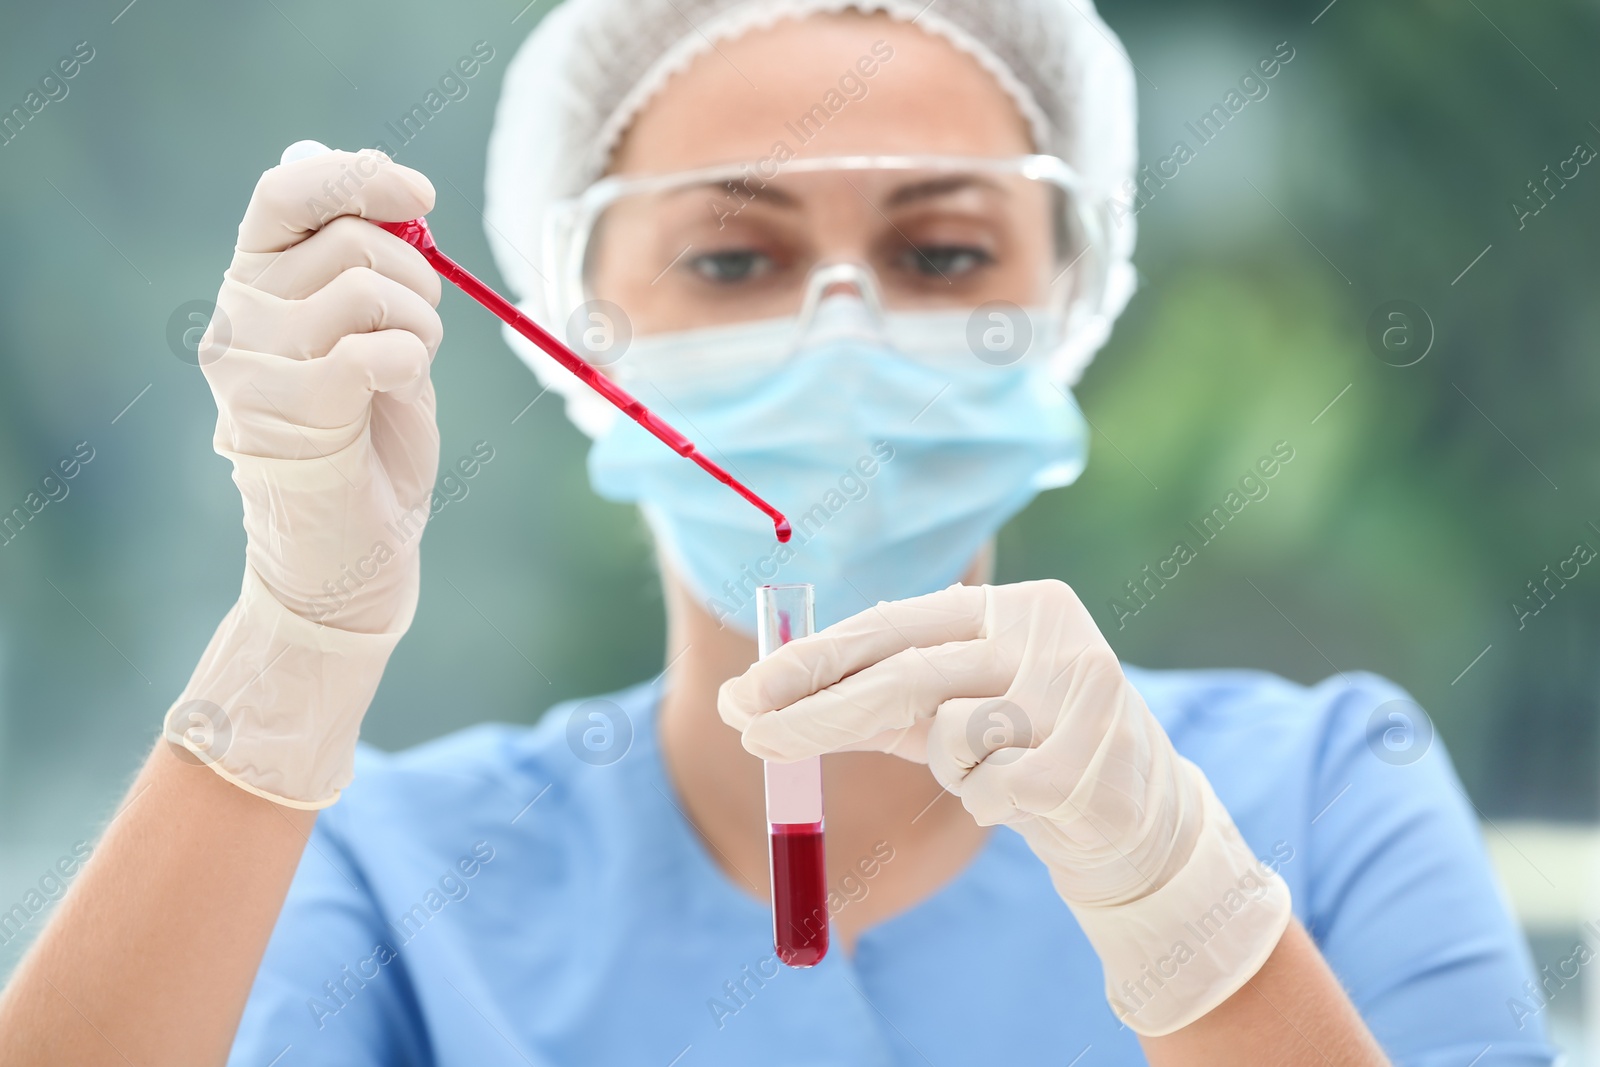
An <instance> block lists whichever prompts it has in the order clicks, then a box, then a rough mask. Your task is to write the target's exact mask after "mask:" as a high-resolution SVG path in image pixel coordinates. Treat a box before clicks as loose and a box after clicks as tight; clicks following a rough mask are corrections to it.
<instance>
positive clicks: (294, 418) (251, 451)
mask: <svg viewBox="0 0 1600 1067" xmlns="http://www.w3.org/2000/svg"><path fill="white" fill-rule="evenodd" d="M429 365H430V358H429V352H428V349H427V347H426V346H425V345H424V344H423V343H422V340H421V339H420V338H418V337H417V336H416V335H415V334H413V333H411V332H409V331H407V330H381V331H378V332H375V333H361V334H351V335H350V336H348V337H346V338H343V339H342V340H340V342H339V343H338V344H336V345H335V346H334V347H333V349H332V351H330V352H329V353H328V355H327V356H326V357H325V358H323V359H311V360H293V359H283V358H282V357H280V356H275V355H271V354H268V353H262V352H249V351H241V350H234V351H229V352H227V353H226V354H224V355H223V357H222V358H221V359H219V360H217V361H216V362H214V363H212V364H210V365H208V366H207V367H206V368H205V374H206V380H207V381H208V382H209V383H210V385H211V389H212V392H213V393H215V394H216V395H217V407H218V419H217V445H218V447H219V448H220V449H223V450H226V451H228V452H237V453H244V454H248V455H254V456H262V457H270V458H274V459H310V458H315V457H318V456H328V455H331V454H333V453H335V452H338V451H340V450H342V449H343V448H345V447H347V446H348V445H349V444H350V443H351V442H352V441H353V440H355V438H356V437H358V436H359V435H360V434H361V432H362V431H363V430H364V429H365V428H366V426H367V424H368V419H369V418H370V414H371V408H372V400H373V396H374V394H375V393H380V392H383V391H392V392H396V393H399V394H400V395H401V396H405V397H420V395H421V393H422V389H423V385H422V383H425V382H426V381H427V375H428V367H429Z"/></svg>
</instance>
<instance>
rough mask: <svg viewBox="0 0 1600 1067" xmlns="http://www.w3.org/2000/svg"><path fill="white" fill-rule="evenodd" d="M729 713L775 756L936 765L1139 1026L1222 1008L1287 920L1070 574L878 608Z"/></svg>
mask: <svg viewBox="0 0 1600 1067" xmlns="http://www.w3.org/2000/svg"><path fill="white" fill-rule="evenodd" d="M718 709H719V711H720V712H721V715H722V718H723V720H724V721H725V722H727V723H728V724H729V725H730V726H733V727H735V728H736V729H738V730H740V731H741V732H742V734H743V740H744V746H745V748H746V749H748V750H749V751H750V752H752V753H754V754H755V755H757V756H760V757H762V758H763V759H772V760H783V761H789V760H797V759H803V758H806V757H808V756H815V755H818V754H821V753H825V752H837V751H847V750H876V751H883V752H891V753H894V754H895V755H898V756H902V757H904V758H906V759H909V760H914V761H917V762H923V763H927V764H928V766H929V768H930V769H931V770H932V772H933V775H934V777H935V778H936V779H937V780H938V781H939V783H940V784H941V785H943V786H944V788H945V789H947V790H949V791H950V792H952V793H954V794H956V795H957V796H959V797H960V798H961V802H962V804H963V805H965V807H966V808H967V810H968V811H969V812H970V813H971V814H972V815H973V817H974V818H975V819H976V820H977V821H978V822H979V823H980V824H981V825H985V826H989V825H994V824H996V823H1006V824H1008V825H1010V826H1012V827H1013V828H1015V829H1016V830H1017V831H1018V832H1019V833H1020V834H1021V835H1022V836H1023V838H1024V839H1025V840H1026V841H1027V842H1028V844H1029V846H1030V847H1031V848H1032V849H1033V851H1034V853H1035V854H1036V855H1037V856H1038V857H1039V858H1040V860H1042V861H1043V862H1044V864H1045V866H1046V867H1047V868H1048V869H1049V871H1050V876H1051V879H1052V881H1053V882H1054V884H1055V887H1056V891H1057V892H1058V893H1060V894H1061V897H1062V899H1063V900H1064V901H1066V903H1067V904H1068V906H1070V907H1071V908H1072V911H1073V914H1074V915H1075V916H1076V917H1077V919H1078V922H1079V924H1080V925H1081V926H1082V928H1083V931H1084V933H1085V934H1086V935H1087V936H1088V938H1089V941H1090V943H1091V944H1093V945H1094V947H1095V950H1096V951H1097V952H1098V953H1099V955H1100V960H1101V963H1102V964H1103V966H1104V969H1105V974H1106V992H1107V997H1108V998H1109V1000H1110V1001H1111V1006H1112V1008H1113V1009H1114V1010H1115V1011H1116V1012H1117V1014H1118V1016H1119V1017H1120V1018H1122V1020H1123V1021H1124V1022H1126V1023H1127V1024H1128V1026H1129V1027H1130V1028H1132V1029H1133V1030H1135V1031H1137V1032H1139V1033H1142V1034H1147V1035H1151V1036H1155V1035H1160V1034H1167V1033H1171V1032H1172V1031H1174V1030H1177V1029H1179V1028H1181V1027H1183V1026H1187V1025H1188V1024H1189V1023H1191V1022H1193V1021H1194V1020H1196V1019H1198V1018H1199V1017H1201V1016H1202V1015H1204V1014H1205V1013H1207V1012H1208V1011H1210V1010H1211V1009H1212V1008H1214V1007H1216V1006H1217V1005H1219V1004H1221V1003H1222V1002H1223V1001H1224V1000H1226V999H1227V998H1228V997H1229V996H1231V995H1232V994H1233V993H1234V992H1235V991H1236V990H1238V989H1239V988H1240V987H1241V986H1243V985H1244V983H1245V982H1246V981H1248V980H1249V979H1250V977H1251V976H1253V975H1254V974H1255V973H1256V971H1257V970H1259V969H1260V967H1261V965H1262V963H1264V962H1265V961H1266V958H1267V956H1268V955H1270V954H1271V952H1272V950H1273V948H1274V947H1275V946H1276V945H1277V943H1278V939H1279V937H1280V936H1281V935H1282V934H1283V931H1284V929H1285V927H1286V926H1287V925H1288V922H1289V918H1290V908H1289V890H1288V887H1287V886H1286V885H1285V884H1284V882H1283V880H1282V879H1281V878H1280V877H1278V875H1277V874H1276V873H1275V872H1273V871H1271V870H1269V869H1267V868H1266V867H1265V866H1264V865H1263V864H1261V863H1260V862H1259V861H1257V860H1256V858H1255V857H1254V856H1253V855H1252V854H1251V852H1250V849H1249V847H1248V846H1247V845H1246V844H1245V843H1244V841H1243V839H1242V838H1241V837H1240V836H1239V833H1238V831H1237V830H1236V829H1235V827H1234V825H1233V820H1232V819H1231V818H1230V817H1229V815H1228V812H1227V810H1226V809H1225V808H1224V807H1223V806H1222V803H1221V802H1220V801H1219V800H1218V799H1217V797H1216V794H1215V793H1214V792H1213V791H1212V789H1211V785H1210V783H1209V782H1208V781H1207V780H1206V778H1205V775H1204V774H1202V773H1201V771H1200V769H1199V768H1198V767H1196V766H1195V765H1194V764H1192V763H1190V762H1189V761H1188V760H1186V759H1184V758H1183V757H1182V756H1179V755H1178V754H1177V752H1176V751H1174V749H1173V747H1172V743H1171V742H1170V741H1169V740H1168V739H1167V735H1166V733H1165V731H1163V730H1162V729H1161V726H1160V725H1159V724H1158V723H1157V722H1156V720H1155V718H1154V717H1153V716H1152V715H1151V714H1150V711H1149V709H1148V708H1146V707H1145V703H1144V700H1143V699H1142V698H1141V697H1140V696H1139V694H1138V693H1137V692H1136V691H1135V690H1134V688H1133V686H1132V685H1130V684H1129V682H1128V680H1127V679H1126V678H1125V677H1124V676H1123V673H1122V669H1121V666H1120V665H1119V664H1118V662H1117V658H1116V655H1115V654H1114V653H1113V652H1112V651H1111V648H1110V646H1109V645H1108V644H1106V641H1105V638H1104V637H1102V636H1101V634H1100V631H1099V630H1098V629H1097V628H1096V626H1095V624H1094V620H1093V619H1092V618H1091V617H1090V615H1089V612H1088V610H1087V609H1085V608H1084V606H1083V604H1082V603H1081V602H1080V601H1079V600H1078V598H1077V596H1076V595H1075V594H1074V593H1073V592H1072V590H1071V589H1070V588H1069V587H1067V586H1066V585H1064V584H1062V583H1061V582H1055V581H1038V582H1024V583H1021V584H1018V585H1003V586H987V585H986V586H976V587H974V586H960V585H956V586H951V587H950V588H948V589H945V590H943V591H942V592H938V593H931V594H929V595H927V596H921V597H916V598H914V599H911V600H903V601H897V602H894V603H883V604H879V605H877V606H876V607H874V608H869V609H868V610H866V611H863V612H861V613H860V614H858V615H855V616H853V617H851V618H849V619H846V620H845V621H843V622H840V623H838V624H836V625H834V626H830V627H828V628H827V629H825V630H822V631H821V632H819V633H817V634H814V635H812V636H810V637H803V638H799V639H797V640H795V641H791V642H790V643H788V644H786V645H784V646H783V647H782V648H781V649H779V650H778V651H777V652H775V653H773V654H772V655H770V656H768V657H767V658H766V659H764V660H762V661H761V662H759V663H757V664H755V665H754V666H752V667H751V668H750V669H749V670H748V671H746V672H745V673H744V674H743V675H741V676H739V677H738V678H734V679H731V680H729V681H728V682H726V683H724V685H723V686H722V689H721V692H720V694H719V699H718Z"/></svg>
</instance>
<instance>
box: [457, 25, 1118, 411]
mask: <svg viewBox="0 0 1600 1067" xmlns="http://www.w3.org/2000/svg"><path fill="white" fill-rule="evenodd" d="M842 11H859V12H862V13H872V12H883V13H884V14H887V15H889V16H890V17H892V18H896V19H901V20H904V21H908V22H913V21H914V22H915V23H916V24H917V25H918V26H920V27H921V28H922V29H924V30H925V31H927V32H929V33H933V34H936V35H938V36H940V37H943V38H945V39H946V40H948V41H950V42H951V43H952V44H954V45H955V46H956V47H957V48H959V49H961V50H962V51H964V52H967V53H969V54H970V55H972V56H973V58H974V59H976V60H977V61H978V63H980V64H981V65H982V66H983V67H984V69H986V70H988V71H989V72H990V73H991V74H993V75H994V77H995V79H996V80H997V81H998V82H999V83H1000V85H1001V87H1002V88H1004V89H1005V90H1006V92H1008V93H1009V94H1010V95H1011V97H1012V99H1014V100H1015V101H1016V103H1017V107H1018V108H1019V109H1020V110H1021V112H1022V114H1023V116H1024V117H1025V118H1026V119H1027V120H1028V123H1029V126H1030V127H1031V128H1032V130H1033V135H1034V140H1035V149H1036V150H1037V151H1039V152H1043V153H1047V154H1050V155H1056V156H1060V157H1061V158H1062V159H1065V160H1066V161H1067V162H1068V163H1069V164H1071V165H1072V167H1073V169H1074V170H1076V171H1077V172H1078V173H1079V175H1081V176H1082V177H1083V179H1084V180H1085V182H1086V183H1087V186H1088V189H1089V191H1090V192H1091V193H1092V194H1094V195H1098V196H1101V197H1106V198H1109V197H1111V196H1114V195H1118V194H1120V193H1121V192H1122V191H1123V190H1124V189H1125V188H1126V187H1127V186H1128V184H1129V183H1131V182H1132V180H1133V174H1134V168H1135V157H1136V146H1135V142H1134V135H1135V93H1134V80H1133V68H1132V64H1131V63H1130V61H1129V60H1128V56H1127V53H1126V52H1125V51H1124V50H1123V47H1122V44H1121V42H1120V41H1119V40H1118V39H1117V37H1116V35H1115V34H1114V33H1112V31H1111V29H1110V28H1109V27H1108V26H1106V24H1105V23H1104V22H1103V21H1102V20H1101V19H1100V16H1099V14H1097V13H1096V11H1095V8H1094V3H1093V0H934V2H933V3H928V2H927V0H566V2H565V3H563V4H561V5H560V6H559V7H557V8H555V9H554V10H553V11H551V12H550V14H548V15H547V16H545V18H544V19H543V20H542V21H541V22H540V23H539V25H538V26H537V28H535V29H534V31H533V32H532V33H531V34H530V35H529V36H528V39H527V41H525V42H524V43H523V45H522V47H521V49H520V50H518V52H517V55H516V57H515V58H514V59H512V61H511V65H510V68H509V69H508V70H507V72H506V79H505V85H504V87H503V88H502V90H501V95H500V103H499V106H498V108H497V109H496V111H495V120H494V130H493V133H492V134H491V135H490V138H489V161H488V175H487V178H486V186H487V199H486V204H485V209H484V218H485V223H486V227H487V232H488V235H489V246H490V248H491V250H492V251H493V253H494V257H495V262H496V263H497V264H498V266H499V268H500V273H501V274H502V276H503V277H504V278H505V280H506V283H507V284H508V285H509V286H510V288H511V290H512V294H513V296H514V297H515V298H516V299H517V300H518V303H519V306H520V307H521V308H522V310H523V311H525V312H527V313H528V314H529V315H531V316H532V317H533V318H534V319H535V320H536V321H538V322H539V323H540V324H541V325H543V326H545V327H546V328H547V329H550V330H551V331H552V332H554V333H556V334H557V335H558V336H559V335H562V334H564V332H565V327H566V324H565V323H564V322H554V321H552V319H553V317H555V316H556V315H558V314H560V313H562V312H561V311H560V309H552V308H550V307H549V306H548V304H549V300H548V295H547V293H546V289H545V284H546V283H545V279H544V276H543V274H542V273H541V272H542V271H544V270H545V269H546V267H545V262H544V249H543V247H542V243H543V224H544V223H543V220H544V213H545V211H546V209H547V208H548V207H549V206H550V205H551V204H552V203H553V202H555V201H557V200H561V199H564V198H566V197H570V196H575V195H577V194H578V193H580V192H582V191H583V190H584V189H585V188H586V187H587V186H588V185H590V184H591V183H592V182H594V181H595V180H596V179H598V178H599V177H600V176H601V175H602V174H603V173H604V172H605V169H606V166H607V164H608V163H609V161H610V158H611V153H612V152H613V150H614V149H615V148H616V145H617V142H618V140H619V139H620V138H621V136H622V134H623V132H624V131H625V130H626V129H627V127H628V125H629V123H631V122H632V121H633V119H634V118H635V117H636V116H637V115H638V114H639V112H640V110H641V109H643V108H644V106H645V105H646V104H647V103H649V101H650V100H651V99H652V98H653V97H654V96H655V94H656V93H657V92H659V91H660V90H661V88H662V86H663V85H665V84H666V82H667V79H668V78H670V77H671V76H672V75H673V74H674V73H676V72H678V71H681V70H683V69H684V68H686V67H687V66H689V64H690V63H691V62H692V61H693V60H694V59H696V58H697V57H699V56H700V55H702V54H704V53H706V52H708V51H710V50H711V49H712V48H713V47H714V46H715V45H716V43H717V42H719V41H726V40H730V39H733V38H736V37H739V36H741V35H742V34H744V33H747V32H749V31H750V30H752V29H755V28H757V27H763V26H769V25H771V24H773V23H775V22H778V21H780V20H782V19H789V18H801V17H804V16H807V15H812V14H818V13H824V12H842ZM929 121H930V122H936V121H938V120H937V117H936V116H931V115H930V116H929ZM1105 238H1106V240H1108V241H1109V242H1110V244H1111V246H1112V247H1110V248H1109V249H1105V250H1103V251H1104V252H1105V253H1106V255H1107V256H1108V258H1109V265H1110V273H1109V276H1108V279H1107V280H1108V292H1107V294H1106V308H1105V310H1106V316H1105V319H1104V321H1103V323H1101V324H1099V325H1098V326H1097V327H1096V328H1093V329H1091V330H1089V331H1087V332H1085V333H1081V334H1079V335H1078V336H1076V337H1074V338H1073V339H1072V340H1071V342H1070V350H1067V351H1063V352H1061V353H1058V354H1057V356H1056V361H1055V364H1054V366H1055V367H1056V368H1057V369H1058V372H1057V377H1058V378H1059V379H1060V380H1061V382H1062V384H1064V385H1071V384H1073V383H1074V382H1075V381H1076V379H1077V376H1078V374H1079V373H1080V372H1081V371H1082V368H1083V366H1084V364H1086V363H1087V362H1088V360H1089V359H1090V358H1091V357H1092V356H1093V355H1094V352H1095V351H1096V350H1097V349H1098V348H1099V347H1100V346H1101V345H1102V344H1104V343H1105V339H1106V337H1107V336H1108V335H1109V333H1110V322H1111V320H1112V319H1114V318H1115V317H1116V315H1117V314H1118V313H1119V312H1120V311H1121V310H1122V308H1123V306H1124V305H1125V304H1126V303H1127V300H1128V298H1129V297H1130V296H1131V295H1132V293H1133V278H1134V273H1133V267H1132V264H1131V263H1130V257H1131V256H1132V254H1133V241H1134V226H1133V219H1132V218H1131V217H1127V218H1123V219H1121V220H1120V222H1119V224H1118V225H1115V226H1112V227H1111V228H1110V230H1109V232H1108V233H1106V234H1105ZM505 335H506V339H507V342H508V343H509V344H510V345H511V347H512V348H513V349H514V350H515V351H516V353H517V354H518V355H519V356H521V357H522V359H523V360H524V361H525V362H526V363H527V364H528V365H529V366H530V367H531V368H532V369H533V372H534V374H535V375H537V376H538V378H539V381H540V382H541V384H543V385H544V386H546V387H548V388H549V389H550V390H551V391H553V392H555V393H557V394H558V395H561V396H564V397H565V398H566V401H567V415H568V417H569V418H571V419H572V421H573V422H574V423H575V424H576V425H577V426H578V428H579V429H581V430H583V431H584V432H585V433H587V434H589V435H590V436H596V435H598V434H600V433H602V432H604V430H605V429H606V427H607V426H609V425H610V423H611V420H612V419H613V418H615V416H616V411H615V409H613V408H612V407H611V406H610V405H609V404H608V403H606V402H605V401H604V400H602V399H601V398H600V397H598V396H596V395H595V394H594V393H592V392H591V391H590V390H589V389H588V388H587V387H586V386H584V385H583V384H582V383H581V382H579V381H578V380H577V379H576V378H575V377H573V376H572V375H571V374H570V373H569V372H568V371H566V370H565V369H563V368H562V367H561V366H560V365H559V364H557V363H556V362H555V360H553V359H551V358H550V357H549V356H547V355H545V354H544V353H543V352H541V351H539V349H538V348H536V347H534V345H533V344H532V343H530V342H529V341H527V340H526V339H525V338H523V337H522V336H521V335H520V334H517V333H515V332H513V331H512V330H511V329H510V328H509V327H507V328H506V330H505Z"/></svg>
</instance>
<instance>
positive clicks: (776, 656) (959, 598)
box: [717, 585, 985, 731]
mask: <svg viewBox="0 0 1600 1067" xmlns="http://www.w3.org/2000/svg"><path fill="white" fill-rule="evenodd" d="M984 599H985V594H984V590H983V588H982V587H978V586H965V585H953V586H951V587H949V588H948V589H943V590H940V591H939V592H937V593H929V594H927V595H925V596H919V597H913V598H911V599H910V600H897V601H892V602H889V603H883V604H878V605H876V606H874V607H870V608H868V609H867V610H865V611H862V612H859V613H857V614H855V615H852V616H850V618H848V619H845V620H844V621H842V622H837V623H834V624H833V625H832V626H829V627H828V628H827V629H825V630H821V631H819V632H817V633H814V634H812V635H810V636H809V637H802V638H799V639H797V640H794V641H791V642H789V643H788V644H786V645H784V646H783V647H782V648H780V649H778V650H777V651H776V652H774V653H773V654H772V655H770V656H768V657H767V658H766V659H764V660H761V661H760V662H759V663H755V664H753V665H752V666H751V667H750V669H749V670H747V671H745V672H744V673H743V674H742V675H740V676H739V677H737V678H734V679H731V680H730V681H728V682H726V683H724V684H723V686H722V688H721V690H720V691H719V692H718V698H717V711H718V713H719V714H721V716H722V721H723V722H726V723H727V724H728V725H729V726H732V727H734V728H735V729H737V730H740V731H743V730H744V729H745V728H746V727H747V726H748V725H749V724H750V722H751V720H752V719H754V718H755V717H756V716H757V715H762V714H765V713H768V712H771V711H775V710H777V709H778V708H783V707H787V706H789V705H790V704H793V703H795V702H796V701H798V700H801V699H802V698H804V697H807V696H810V695H811V694H812V693H815V692H817V691H819V690H821V689H826V688H827V687H828V686H831V685H833V684H834V683H835V682H838V681H839V680H840V679H842V678H845V677H847V676H849V675H852V674H855V673H856V672H858V671H861V670H863V669H864V668H866V667H869V666H871V665H872V664H875V663H878V662H880V661H882V660H886V659H888V658H890V657H892V656H895V655H898V654H899V653H902V652H904V651H906V650H907V649H911V648H931V647H933V646H935V645H943V644H946V643H948V642H951V641H971V640H974V639H976V638H977V637H978V636H979V635H980V633H981V631H982V629H983V621H984Z"/></svg>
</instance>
